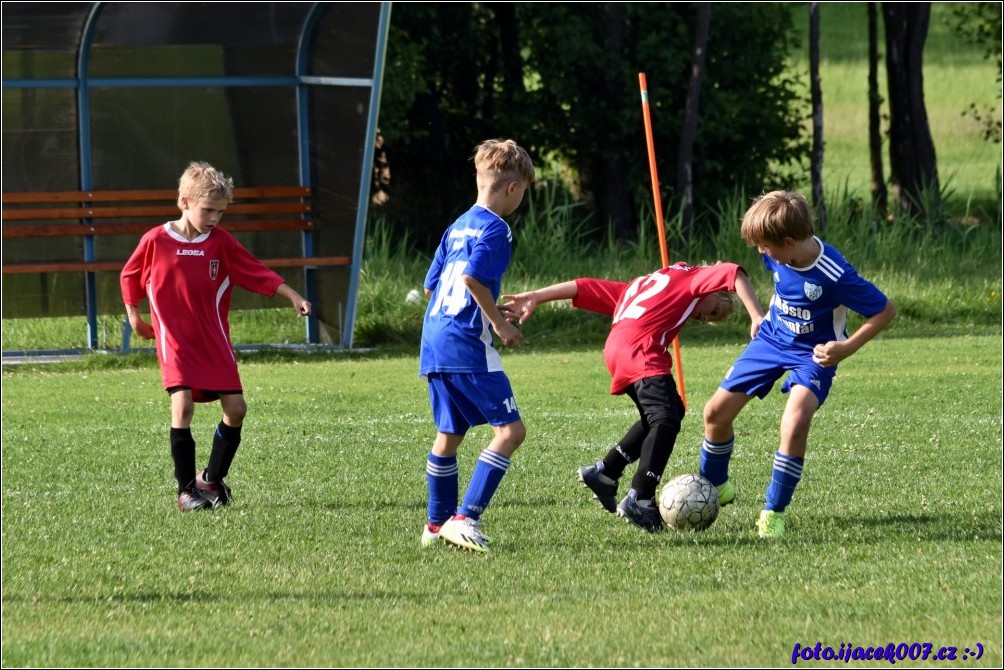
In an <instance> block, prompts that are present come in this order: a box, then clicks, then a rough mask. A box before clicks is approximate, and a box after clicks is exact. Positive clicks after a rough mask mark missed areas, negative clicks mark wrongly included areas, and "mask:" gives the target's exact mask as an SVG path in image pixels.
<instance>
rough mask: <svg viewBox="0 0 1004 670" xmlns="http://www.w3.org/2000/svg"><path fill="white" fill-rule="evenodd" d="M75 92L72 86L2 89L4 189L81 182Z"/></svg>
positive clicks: (60, 187)
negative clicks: (61, 87) (63, 87)
mask: <svg viewBox="0 0 1004 670" xmlns="http://www.w3.org/2000/svg"><path fill="white" fill-rule="evenodd" d="M76 114H77V98H76V92H75V91H73V90H72V89H8V90H6V91H4V92H3V190H4V191H5V192H24V191H75V190H77V189H78V188H79V187H80V175H79V170H80V160H79V146H78V139H77V116H76Z"/></svg>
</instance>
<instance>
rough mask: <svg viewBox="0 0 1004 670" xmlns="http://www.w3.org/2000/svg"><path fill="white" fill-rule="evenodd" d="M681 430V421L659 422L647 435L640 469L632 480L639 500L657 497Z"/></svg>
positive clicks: (639, 464)
mask: <svg viewBox="0 0 1004 670" xmlns="http://www.w3.org/2000/svg"><path fill="white" fill-rule="evenodd" d="M679 432H680V424H679V423H676V424H675V425H674V424H669V423H657V424H655V425H654V426H652V429H651V430H650V431H649V433H648V435H647V436H646V437H645V442H644V444H643V445H642V450H641V459H640V460H639V461H638V471H637V472H635V474H634V479H633V480H632V481H631V488H633V489H634V490H635V491H637V492H638V500H651V499H653V498H654V497H655V489H656V487H657V486H658V485H659V481H660V480H661V479H662V473H663V471H665V469H666V464H667V463H669V457H670V455H671V454H672V453H673V447H674V446H675V445H676V436H677V434H678V433H679Z"/></svg>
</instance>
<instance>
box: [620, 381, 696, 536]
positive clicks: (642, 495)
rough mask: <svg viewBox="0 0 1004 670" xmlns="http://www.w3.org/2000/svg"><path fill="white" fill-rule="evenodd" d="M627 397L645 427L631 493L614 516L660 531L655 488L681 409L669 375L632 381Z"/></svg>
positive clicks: (672, 442) (679, 420) (668, 453)
mask: <svg viewBox="0 0 1004 670" xmlns="http://www.w3.org/2000/svg"><path fill="white" fill-rule="evenodd" d="M627 395H628V396H629V397H630V398H631V399H632V400H633V401H634V402H635V404H636V405H637V406H638V411H639V412H640V413H641V415H642V418H643V421H644V422H645V423H646V424H647V425H648V426H649V430H648V434H647V435H646V436H645V439H644V441H643V442H642V448H641V458H639V460H638V469H637V471H636V472H635V475H634V477H633V479H632V480H631V490H630V491H628V494H627V495H626V496H625V497H624V499H623V500H622V501H621V502H620V504H618V506H617V514H618V515H619V516H622V517H624V518H625V519H627V520H628V521H630V522H631V523H633V524H635V525H637V526H640V527H641V528H643V529H645V530H648V531H651V532H654V531H658V530H661V529H662V527H663V525H662V518H661V517H660V515H659V509H658V505H657V504H656V501H655V496H656V488H657V487H658V486H659V482H660V481H662V474H663V472H664V471H665V470H666V464H667V463H668V462H669V457H670V455H672V453H673V448H674V446H675V445H676V437H677V435H679V433H680V424H681V422H682V420H683V415H684V413H685V409H684V407H683V401H682V400H681V399H680V396H679V394H678V393H677V390H676V382H675V381H674V380H673V378H672V377H671V376H669V375H661V376H658V377H649V378H647V379H642V380H640V381H638V382H635V383H634V385H632V387H631V388H629V389H628V390H627Z"/></svg>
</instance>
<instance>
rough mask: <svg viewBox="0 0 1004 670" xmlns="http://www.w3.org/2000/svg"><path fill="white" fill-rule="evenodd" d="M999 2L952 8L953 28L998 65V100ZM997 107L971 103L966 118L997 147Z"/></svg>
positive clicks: (999, 86)
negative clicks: (969, 117)
mask: <svg viewBox="0 0 1004 670" xmlns="http://www.w3.org/2000/svg"><path fill="white" fill-rule="evenodd" d="M1001 7H1002V5H1001V3H999V2H960V3H955V4H953V5H952V14H951V16H952V19H951V21H952V29H953V30H954V31H955V33H956V34H957V35H959V36H960V37H962V38H963V39H964V40H966V41H967V42H969V43H970V44H973V45H975V46H977V47H978V48H979V49H981V50H982V51H983V57H984V58H986V59H987V60H992V61H994V62H995V63H996V64H997V98H998V100H999V99H1001V82H1002V76H1001V73H1002V70H1001V51H1002V50H1001V32H1002V27H1001V14H1002V9H1001ZM998 111H999V110H998V109H997V108H996V107H990V106H987V107H984V108H980V107H978V106H977V105H976V103H971V104H970V105H969V109H967V110H966V112H964V114H965V115H967V116H971V117H973V119H975V120H976V122H977V123H979V124H980V126H981V127H982V128H983V138H984V139H985V140H987V141H988V142H993V143H994V144H1000V142H1001V121H1000V118H998V117H999V113H998Z"/></svg>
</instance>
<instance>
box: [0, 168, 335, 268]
mask: <svg viewBox="0 0 1004 670" xmlns="http://www.w3.org/2000/svg"><path fill="white" fill-rule="evenodd" d="M177 197H178V193H177V191H175V190H173V189H163V190H160V189H151V190H132V191H58V192H48V193H4V194H3V238H4V239H8V238H45V237H73V236H76V237H84V238H87V237H98V236H105V235H132V236H135V237H136V238H137V240H138V239H139V237H140V236H141V235H142V234H143V233H145V232H146V231H148V230H149V229H150V228H152V227H154V226H157V225H160V224H162V223H164V222H165V221H168V220H174V219H176V218H177V217H178V215H179V211H178V208H177V206H175V204H174V203H175V201H176V200H177ZM220 226H221V227H222V228H224V229H226V230H228V231H230V232H232V233H242V232H261V231H290V232H296V231H299V232H312V231H313V230H314V229H315V227H316V223H315V221H314V219H313V218H312V212H311V204H310V189H309V188H308V187H305V186H270V187H269V186H267V187H260V188H235V189H234V201H233V202H232V203H231V204H230V205H229V206H228V207H227V211H226V214H225V215H224V217H223V221H222V222H221V224H220ZM307 246H308V247H309V246H310V245H307ZM89 255H90V254H89V253H88V250H87V248H85V249H84V258H81V259H79V260H72V261H46V262H14V263H4V265H3V272H4V274H8V273H32V272H34V273H39V272H118V271H120V270H121V269H122V267H123V266H124V265H125V261H126V260H127V259H125V258H123V259H122V260H121V261H95V260H93V258H88V257H87V256H89ZM261 260H262V262H263V263H265V264H266V265H268V266H269V267H273V268H290V267H300V268H307V267H323V266H349V265H351V263H352V259H351V258H350V257H349V256H323V257H315V256H300V257H287V258H262V259H261Z"/></svg>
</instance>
